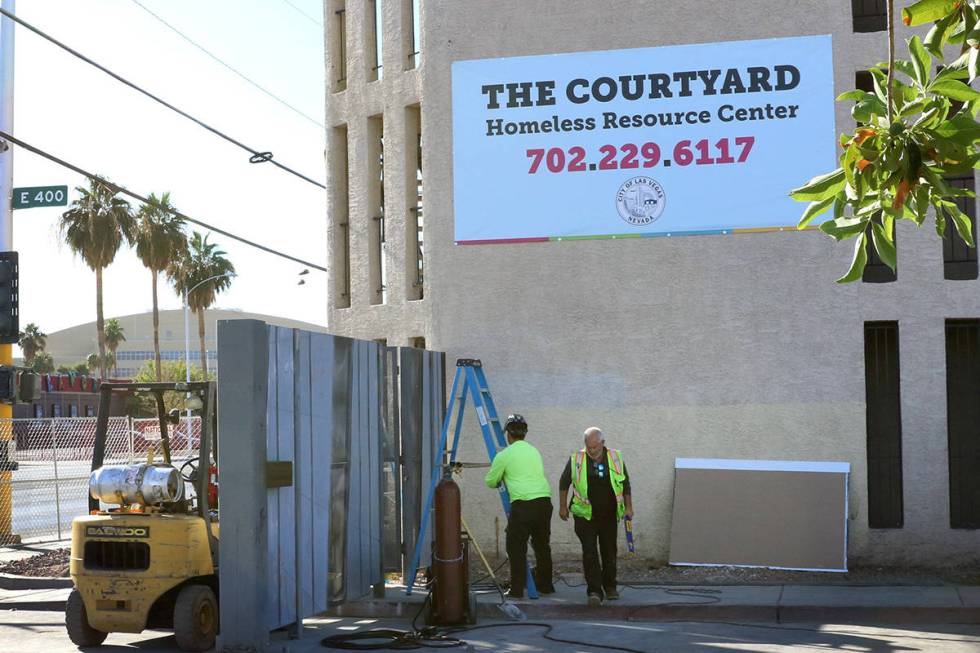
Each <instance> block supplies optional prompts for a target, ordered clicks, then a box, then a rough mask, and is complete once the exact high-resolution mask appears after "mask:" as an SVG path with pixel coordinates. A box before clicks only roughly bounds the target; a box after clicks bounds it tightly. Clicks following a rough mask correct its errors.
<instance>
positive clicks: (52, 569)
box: [0, 549, 70, 578]
mask: <svg viewBox="0 0 980 653" xmlns="http://www.w3.org/2000/svg"><path fill="white" fill-rule="evenodd" d="M69 554H70V549H54V550H53V551H45V552H44V553H38V554H37V555H33V556H31V557H29V558H24V559H22V560H14V561H13V562H8V563H6V564H3V565H0V573H4V574H13V575H15V576H33V577H42V576H43V577H51V578H67V577H68V557H69Z"/></svg>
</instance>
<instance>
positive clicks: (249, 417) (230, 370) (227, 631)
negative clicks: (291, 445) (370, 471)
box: [218, 320, 272, 651]
mask: <svg viewBox="0 0 980 653" xmlns="http://www.w3.org/2000/svg"><path fill="white" fill-rule="evenodd" d="M218 352H219V364H220V366H221V383H219V384H218V405H219V406H221V408H220V410H219V412H218V437H219V439H220V444H219V447H218V468H219V471H220V473H221V496H222V501H221V560H220V566H219V575H220V577H219V583H220V586H221V605H220V609H221V635H220V639H219V646H218V648H219V649H220V650H229V651H233V650H249V649H252V650H256V651H262V650H264V648H265V646H266V643H267V642H268V639H269V630H270V627H269V625H268V621H269V619H270V614H272V611H271V610H270V604H271V598H272V597H271V596H270V592H269V591H268V588H269V587H270V585H269V584H268V583H269V580H270V575H269V574H268V573H267V566H268V565H269V547H268V542H269V540H268V531H267V528H268V519H269V517H270V514H269V510H268V506H269V500H268V492H267V490H266V488H265V482H264V481H265V478H264V477H265V465H266V460H267V446H268V442H267V437H266V436H267V431H269V430H270V429H268V424H267V407H268V401H269V389H268V387H267V384H268V383H269V374H268V370H269V367H271V366H270V365H269V336H268V332H267V327H266V325H265V323H264V322H260V321H258V320H229V321H225V320H222V321H219V322H218ZM232 470H234V471H232ZM232 497H234V500H232V499H231V498H232Z"/></svg>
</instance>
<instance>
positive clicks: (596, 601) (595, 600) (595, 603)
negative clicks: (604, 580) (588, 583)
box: [589, 592, 602, 608]
mask: <svg viewBox="0 0 980 653" xmlns="http://www.w3.org/2000/svg"><path fill="white" fill-rule="evenodd" d="M600 605H602V597H601V596H599V595H598V594H596V593H595V592H590V593H589V607H590V608H598V607H599V606H600Z"/></svg>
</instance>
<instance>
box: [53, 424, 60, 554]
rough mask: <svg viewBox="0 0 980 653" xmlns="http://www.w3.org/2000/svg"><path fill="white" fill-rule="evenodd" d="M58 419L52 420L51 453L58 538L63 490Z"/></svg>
mask: <svg viewBox="0 0 980 653" xmlns="http://www.w3.org/2000/svg"><path fill="white" fill-rule="evenodd" d="M57 421H58V420H54V419H53V420H51V455H52V457H53V458H54V511H55V515H56V516H57V519H58V539H59V540H60V539H61V490H60V489H59V487H58V486H59V485H60V481H59V480H58V435H57V433H58V425H57Z"/></svg>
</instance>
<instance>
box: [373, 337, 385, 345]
mask: <svg viewBox="0 0 980 653" xmlns="http://www.w3.org/2000/svg"><path fill="white" fill-rule="evenodd" d="M374 341H375V342H376V343H378V344H379V345H381V346H382V347H387V346H388V339H387V338H375V339H374Z"/></svg>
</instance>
